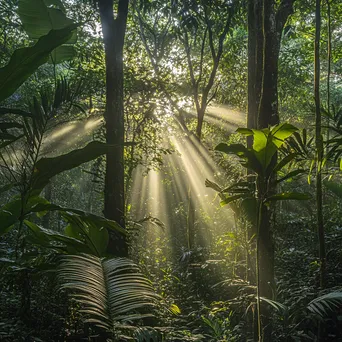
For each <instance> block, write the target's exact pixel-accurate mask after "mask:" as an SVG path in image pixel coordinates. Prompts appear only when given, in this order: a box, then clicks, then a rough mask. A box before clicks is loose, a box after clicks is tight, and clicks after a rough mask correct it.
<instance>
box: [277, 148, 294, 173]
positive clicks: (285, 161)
mask: <svg viewBox="0 0 342 342" xmlns="http://www.w3.org/2000/svg"><path fill="white" fill-rule="evenodd" d="M297 156H298V153H290V154H288V155H287V156H285V157H284V158H283V159H282V160H281V161H280V162H278V164H277V165H276V166H275V167H274V169H273V172H279V171H280V170H281V169H282V168H283V167H284V166H286V165H287V164H288V163H290V162H291V161H292V160H293V159H295V158H296V157H297Z"/></svg>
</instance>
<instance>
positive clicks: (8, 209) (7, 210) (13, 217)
mask: <svg viewBox="0 0 342 342" xmlns="http://www.w3.org/2000/svg"><path fill="white" fill-rule="evenodd" d="M44 202H46V199H44V198H42V197H38V196H35V197H31V198H29V199H28V201H27V203H26V206H25V208H24V210H23V215H24V216H25V215H26V214H27V213H29V212H30V208H31V207H33V206H34V205H36V204H37V203H44ZM21 208H22V200H21V198H19V197H18V196H16V197H15V198H14V199H13V200H12V201H10V202H8V203H7V204H5V205H4V206H3V207H1V209H0V236H1V235H3V234H5V233H7V232H8V231H10V229H11V228H12V227H13V225H14V224H15V223H17V222H18V220H19V218H20V216H21V214H22V210H21Z"/></svg>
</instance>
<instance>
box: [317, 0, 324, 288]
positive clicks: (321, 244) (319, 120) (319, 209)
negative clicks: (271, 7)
mask: <svg viewBox="0 0 342 342" xmlns="http://www.w3.org/2000/svg"><path fill="white" fill-rule="evenodd" d="M315 16H316V26H315V69H314V75H315V79H314V93H315V114H316V153H317V169H316V205H317V233H318V242H319V261H320V286H321V288H324V287H325V272H326V271H325V269H326V254H325V237H324V223H323V192H322V162H323V152H324V149H323V136H322V115H321V99H320V74H321V73H320V56H319V54H320V39H321V0H316V12H315Z"/></svg>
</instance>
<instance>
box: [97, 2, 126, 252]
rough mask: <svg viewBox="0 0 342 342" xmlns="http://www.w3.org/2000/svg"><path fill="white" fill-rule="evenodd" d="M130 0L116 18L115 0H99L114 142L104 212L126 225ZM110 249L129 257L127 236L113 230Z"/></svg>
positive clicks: (120, 6)
mask: <svg viewBox="0 0 342 342" xmlns="http://www.w3.org/2000/svg"><path fill="white" fill-rule="evenodd" d="M128 2H129V1H128V0H119V2H118V7H117V11H116V12H117V15H116V17H115V18H114V13H113V12H114V9H113V6H114V3H113V0H99V2H98V4H99V11H100V18H101V25H102V33H103V40H104V47H105V56H106V57H105V58H106V110H105V122H106V140H107V143H108V144H111V145H114V147H113V149H112V150H111V152H109V153H108V154H107V156H106V175H105V189H104V195H105V198H104V215H105V217H106V218H108V219H111V220H114V221H116V222H117V223H119V224H120V225H121V226H122V227H123V228H125V217H124V213H125V187H124V132H125V130H124V104H123V96H124V94H123V46H124V38H125V31H126V22H127V14H128ZM110 235H111V236H110V241H109V247H108V249H109V252H111V253H113V254H115V255H118V256H127V254H128V248H127V243H126V241H125V239H124V238H123V237H121V236H119V235H118V234H114V233H113V232H111V234H110Z"/></svg>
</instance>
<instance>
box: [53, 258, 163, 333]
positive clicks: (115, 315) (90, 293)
mask: <svg viewBox="0 0 342 342" xmlns="http://www.w3.org/2000/svg"><path fill="white" fill-rule="evenodd" d="M58 279H59V282H60V286H61V288H62V289H66V290H68V291H70V292H71V295H72V297H73V298H74V299H75V300H76V301H78V303H79V304H80V306H81V311H82V312H83V313H84V314H85V315H86V316H87V322H89V323H93V324H95V325H96V326H98V327H101V328H104V329H105V330H113V328H114V325H115V323H116V322H118V321H125V320H126V321H127V320H134V319H141V318H143V317H146V316H151V315H152V313H151V312H152V310H153V309H154V308H156V307H157V306H158V302H159V300H160V297H159V296H158V295H157V294H156V293H155V291H154V289H153V286H152V283H151V282H150V281H149V280H148V279H147V278H146V277H144V275H143V274H142V273H141V272H140V270H139V267H138V266H137V265H136V264H134V263H133V262H132V261H131V260H129V259H126V258H113V259H101V258H98V257H95V256H91V255H85V254H83V255H67V256H62V257H61V262H60V265H59V268H58Z"/></svg>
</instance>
